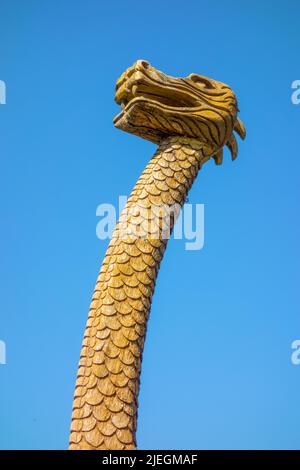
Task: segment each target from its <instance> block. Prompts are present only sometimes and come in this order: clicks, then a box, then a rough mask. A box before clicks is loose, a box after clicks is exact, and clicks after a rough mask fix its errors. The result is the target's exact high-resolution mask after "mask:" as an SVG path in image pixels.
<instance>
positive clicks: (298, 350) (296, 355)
mask: <svg viewBox="0 0 300 470" xmlns="http://www.w3.org/2000/svg"><path fill="white" fill-rule="evenodd" d="M291 348H292V349H293V352H292V354H291V361H292V364H293V365H294V366H299V365H300V339H295V341H293V342H292V344H291Z"/></svg>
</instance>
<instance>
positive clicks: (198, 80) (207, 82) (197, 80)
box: [189, 73, 213, 88]
mask: <svg viewBox="0 0 300 470" xmlns="http://www.w3.org/2000/svg"><path fill="white" fill-rule="evenodd" d="M189 78H190V79H191V80H192V81H193V82H194V83H199V84H201V85H204V86H205V87H206V88H213V84H212V83H211V81H210V80H209V79H208V78H205V77H202V75H197V74H195V73H192V75H190V77H189Z"/></svg>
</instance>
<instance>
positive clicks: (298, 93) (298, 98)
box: [291, 80, 300, 104]
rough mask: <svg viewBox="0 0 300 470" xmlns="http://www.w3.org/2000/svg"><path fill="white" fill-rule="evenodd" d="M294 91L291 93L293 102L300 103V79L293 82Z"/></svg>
mask: <svg viewBox="0 0 300 470" xmlns="http://www.w3.org/2000/svg"><path fill="white" fill-rule="evenodd" d="M292 90H294V91H293V93H292V95H291V100H292V103H293V104H300V80H294V81H293V82H292Z"/></svg>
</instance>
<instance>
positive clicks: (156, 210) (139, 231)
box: [96, 196, 204, 250]
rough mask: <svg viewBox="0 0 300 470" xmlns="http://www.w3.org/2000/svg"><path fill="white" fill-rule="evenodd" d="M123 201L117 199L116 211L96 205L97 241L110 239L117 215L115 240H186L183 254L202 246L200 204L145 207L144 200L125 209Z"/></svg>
mask: <svg viewBox="0 0 300 470" xmlns="http://www.w3.org/2000/svg"><path fill="white" fill-rule="evenodd" d="M126 202H127V197H126V196H120V197H119V207H118V210H116V208H115V206H114V205H113V204H99V206H98V207H97V209H96V215H97V216H98V217H100V218H101V219H100V221H99V222H98V223H97V226H96V235H97V237H98V238H99V239H100V240H105V239H110V238H111V237H112V235H113V233H114V229H115V226H116V223H117V216H118V214H119V223H118V229H117V232H115V236H118V237H119V238H123V239H128V238H131V239H137V238H143V239H147V238H148V239H149V238H150V239H155V240H168V239H169V238H170V237H171V234H172V227H173V226H174V230H173V237H174V239H175V240H186V242H185V249H186V250H201V249H202V248H203V246H204V204H189V203H188V202H186V203H185V204H184V206H183V207H181V205H180V204H177V203H175V204H172V205H168V204H161V205H160V204H159V205H154V204H152V205H149V204H148V200H147V199H146V200H144V202H143V200H141V201H139V203H133V202H132V201H131V202H130V204H128V205H126Z"/></svg>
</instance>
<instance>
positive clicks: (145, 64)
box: [140, 60, 150, 69]
mask: <svg viewBox="0 0 300 470" xmlns="http://www.w3.org/2000/svg"><path fill="white" fill-rule="evenodd" d="M140 64H141V65H142V66H143V67H144V68H145V69H147V68H148V67H149V65H150V63H149V62H148V61H147V60H141V61H140Z"/></svg>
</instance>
